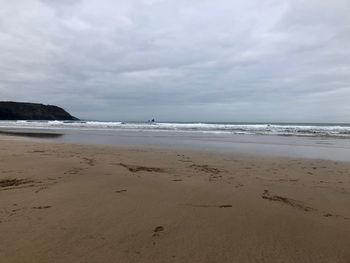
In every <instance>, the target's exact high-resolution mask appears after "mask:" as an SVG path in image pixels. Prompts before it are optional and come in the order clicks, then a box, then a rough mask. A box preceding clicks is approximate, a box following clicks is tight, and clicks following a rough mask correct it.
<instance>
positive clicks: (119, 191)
mask: <svg viewBox="0 0 350 263" xmlns="http://www.w3.org/2000/svg"><path fill="white" fill-rule="evenodd" d="M124 192H127V190H126V189H122V190H117V191H115V192H114V193H117V194H120V193H124Z"/></svg>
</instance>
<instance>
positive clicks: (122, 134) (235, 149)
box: [7, 128, 350, 161]
mask: <svg viewBox="0 0 350 263" xmlns="http://www.w3.org/2000/svg"><path fill="white" fill-rule="evenodd" d="M9 131H15V132H16V134H15V135H16V136H18V135H19V134H18V133H19V132H24V133H25V134H23V135H27V136H28V134H30V133H43V134H48V133H49V134H50V133H51V134H57V135H59V136H49V137H48V136H45V137H46V138H49V141H52V142H67V143H81V144H100V145H120V146H140V147H153V148H171V149H186V150H205V151H216V152H229V153H243V154H248V155H259V156H274V157H292V158H314V159H328V160H336V161H350V139H344V138H341V139H340V138H334V137H317V136H313V137H295V136H268V135H237V134H227V133H219V134H214V133H210V134H208V133H198V132H174V131H167V132H164V131H123V130H85V129H83V130H79V129H67V130H65V129H58V130H55V129H49V130H42V129H23V128H21V129H11V130H7V132H9Z"/></svg>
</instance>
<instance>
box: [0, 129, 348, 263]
mask: <svg viewBox="0 0 350 263" xmlns="http://www.w3.org/2000/svg"><path fill="white" fill-rule="evenodd" d="M0 146H1V147H0V163H1V165H0V233H1V239H0V261H1V262H48V261H51V262H344V263H345V262H350V251H349V247H350V209H349V207H350V198H349V197H350V174H349V171H350V163H349V162H342V161H334V160H320V159H302V158H285V157H271V156H265V157H264V156H252V155H244V154H239V153H225V152H222V153H218V152H210V151H199V150H198V151H193V150H192V151H191V150H185V149H182V150H180V149H159V148H151V147H136V146H132V147H131V146H129V147H125V146H106V145H86V144H73V143H47V142H41V141H39V140H33V139H31V138H28V139H26V138H21V139H19V138H17V137H7V136H4V135H2V136H1V137H0Z"/></svg>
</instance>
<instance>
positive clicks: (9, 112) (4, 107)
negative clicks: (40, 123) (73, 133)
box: [0, 101, 79, 121]
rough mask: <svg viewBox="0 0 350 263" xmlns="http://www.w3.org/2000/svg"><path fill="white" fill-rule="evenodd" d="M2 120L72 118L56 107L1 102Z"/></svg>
mask: <svg viewBox="0 0 350 263" xmlns="http://www.w3.org/2000/svg"><path fill="white" fill-rule="evenodd" d="M0 120H60V121H62V120H71V121H77V120H79V119H78V118H76V117H74V116H72V115H71V114H69V113H68V112H67V111H65V110H64V109H62V108H60V107H58V106H55V105H44V104H39V103H29V102H14V101H0Z"/></svg>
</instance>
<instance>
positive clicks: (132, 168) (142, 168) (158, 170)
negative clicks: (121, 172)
mask: <svg viewBox="0 0 350 263" xmlns="http://www.w3.org/2000/svg"><path fill="white" fill-rule="evenodd" d="M119 165H120V166H123V167H125V168H127V169H128V170H129V171H130V172H132V173H137V172H155V173H163V172H165V170H164V169H162V168H157V167H146V166H139V165H130V164H125V163H119Z"/></svg>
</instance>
